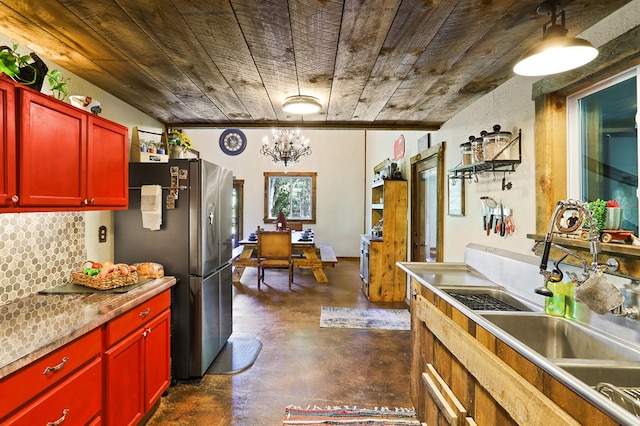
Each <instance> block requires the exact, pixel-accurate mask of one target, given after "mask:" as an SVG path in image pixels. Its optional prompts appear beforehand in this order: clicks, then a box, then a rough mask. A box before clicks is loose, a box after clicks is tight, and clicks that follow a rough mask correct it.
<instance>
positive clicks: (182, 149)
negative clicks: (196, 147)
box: [168, 129, 193, 158]
mask: <svg viewBox="0 0 640 426" xmlns="http://www.w3.org/2000/svg"><path fill="white" fill-rule="evenodd" d="M168 143H169V155H170V156H171V158H187V151H188V150H189V149H191V148H192V147H193V144H192V143H191V139H189V138H188V137H187V136H185V134H184V133H182V131H180V130H177V129H173V130H171V132H170V133H169V137H168Z"/></svg>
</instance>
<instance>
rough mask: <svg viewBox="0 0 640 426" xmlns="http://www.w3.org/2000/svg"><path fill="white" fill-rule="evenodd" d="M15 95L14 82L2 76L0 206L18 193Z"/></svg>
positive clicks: (9, 201)
mask: <svg viewBox="0 0 640 426" xmlns="http://www.w3.org/2000/svg"><path fill="white" fill-rule="evenodd" d="M15 97H16V95H15V85H14V83H13V82H12V81H10V80H7V79H3V78H0V207H6V206H10V205H12V204H13V203H14V202H15V198H14V197H17V195H18V189H17V175H16V116H15V109H16V101H15Z"/></svg>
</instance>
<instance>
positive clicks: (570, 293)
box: [564, 280, 576, 319]
mask: <svg viewBox="0 0 640 426" xmlns="http://www.w3.org/2000/svg"><path fill="white" fill-rule="evenodd" d="M564 293H565V302H564V304H565V309H564V317H565V318H568V319H576V299H575V296H576V282H575V281H574V280H571V281H570V282H568V283H565V285H564Z"/></svg>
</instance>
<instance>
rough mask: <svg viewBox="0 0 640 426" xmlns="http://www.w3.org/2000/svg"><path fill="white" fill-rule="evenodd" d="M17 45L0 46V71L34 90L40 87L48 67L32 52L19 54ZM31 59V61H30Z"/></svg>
mask: <svg viewBox="0 0 640 426" xmlns="http://www.w3.org/2000/svg"><path fill="white" fill-rule="evenodd" d="M17 49H18V45H17V44H16V43H14V44H13V46H12V47H9V46H0V73H3V74H6V75H7V76H9V77H10V78H11V79H13V80H14V81H16V82H18V83H22V84H24V85H25V86H28V87H31V88H33V89H36V90H40V89H42V83H43V82H44V77H45V75H46V74H47V70H48V67H47V65H46V64H45V63H44V61H43V60H42V59H40V58H39V57H38V55H36V54H35V53H34V52H31V53H30V54H28V55H21V54H19V53H18V52H17ZM31 60H33V62H30V61H31Z"/></svg>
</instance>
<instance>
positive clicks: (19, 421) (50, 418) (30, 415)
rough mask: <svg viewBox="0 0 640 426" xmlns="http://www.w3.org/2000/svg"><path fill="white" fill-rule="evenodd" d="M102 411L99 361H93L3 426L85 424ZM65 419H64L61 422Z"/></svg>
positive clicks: (100, 367)
mask: <svg viewBox="0 0 640 426" xmlns="http://www.w3.org/2000/svg"><path fill="white" fill-rule="evenodd" d="M101 410H102V361H101V359H96V360H95V361H94V362H92V363H91V364H89V365H87V366H86V367H84V368H83V369H81V370H80V371H78V372H77V373H76V374H74V375H72V376H71V377H69V379H67V380H66V381H64V382H63V383H61V384H60V385H58V386H56V387H54V388H53V389H52V390H51V391H50V392H47V393H46V394H44V395H43V396H42V397H40V398H38V399H37V400H35V401H34V402H33V403H31V404H30V405H29V406H27V407H26V408H24V409H23V410H21V411H20V412H18V413H17V414H16V415H15V416H13V417H11V418H10V419H9V420H8V421H7V422H6V423H4V422H3V425H6V426H19V425H28V426H32V425H46V424H47V423H48V422H51V423H54V424H57V423H55V422H56V421H59V422H60V423H59V424H60V425H65V426H69V425H86V424H89V423H92V420H95V418H97V417H99V416H100V412H101ZM63 417H64V419H63Z"/></svg>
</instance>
